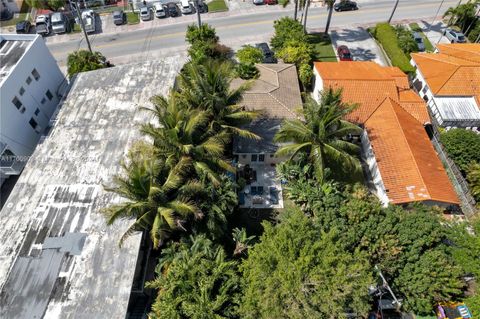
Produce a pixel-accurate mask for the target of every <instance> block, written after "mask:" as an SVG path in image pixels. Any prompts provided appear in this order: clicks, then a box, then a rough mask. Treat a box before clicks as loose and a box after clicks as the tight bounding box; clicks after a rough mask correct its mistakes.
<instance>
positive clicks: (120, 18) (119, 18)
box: [112, 10, 126, 25]
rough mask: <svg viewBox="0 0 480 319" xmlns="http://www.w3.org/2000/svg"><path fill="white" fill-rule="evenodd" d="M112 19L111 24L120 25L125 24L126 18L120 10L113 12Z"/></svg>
mask: <svg viewBox="0 0 480 319" xmlns="http://www.w3.org/2000/svg"><path fill="white" fill-rule="evenodd" d="M112 17H113V23H115V25H122V24H124V23H125V20H126V19H125V18H126V16H125V12H123V11H122V10H115V11H113V13H112Z"/></svg>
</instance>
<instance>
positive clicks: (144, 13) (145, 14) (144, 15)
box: [140, 7, 152, 21]
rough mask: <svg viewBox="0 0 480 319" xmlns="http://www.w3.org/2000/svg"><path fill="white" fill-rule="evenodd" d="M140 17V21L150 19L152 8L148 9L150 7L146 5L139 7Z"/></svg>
mask: <svg viewBox="0 0 480 319" xmlns="http://www.w3.org/2000/svg"><path fill="white" fill-rule="evenodd" d="M140 19H142V21H149V20H150V19H152V10H150V8H148V7H141V8H140Z"/></svg>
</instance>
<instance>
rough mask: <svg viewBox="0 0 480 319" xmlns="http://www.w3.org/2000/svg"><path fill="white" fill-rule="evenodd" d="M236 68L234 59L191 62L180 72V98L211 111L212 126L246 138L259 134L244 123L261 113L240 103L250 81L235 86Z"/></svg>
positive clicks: (254, 137) (186, 102) (184, 101)
mask: <svg viewBox="0 0 480 319" xmlns="http://www.w3.org/2000/svg"><path fill="white" fill-rule="evenodd" d="M233 78H234V69H233V66H232V64H231V63H228V62H218V61H214V60H208V61H206V62H205V63H204V64H193V63H188V64H187V65H186V66H185V68H184V69H183V71H182V72H181V73H180V77H179V81H178V82H179V83H178V90H179V94H178V95H179V97H180V100H181V101H182V103H183V104H184V105H186V106H187V107H188V108H194V109H200V110H204V111H206V112H208V115H209V120H210V121H211V122H210V126H211V129H212V130H214V131H215V132H219V131H221V130H224V131H227V132H228V133H230V134H234V135H239V136H242V137H246V138H253V139H258V136H256V135H255V134H253V133H251V132H250V131H248V130H245V129H242V128H241V127H242V126H243V125H245V124H248V123H250V122H251V121H252V120H254V119H255V118H257V116H258V113H257V112H253V111H247V110H245V109H244V108H243V107H242V106H240V105H238V103H239V102H240V101H241V99H242V94H243V93H244V92H245V90H246V89H247V88H248V86H249V83H248V82H247V84H244V85H241V86H240V87H239V88H237V89H231V82H232V80H233Z"/></svg>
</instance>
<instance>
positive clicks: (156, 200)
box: [103, 143, 203, 248]
mask: <svg viewBox="0 0 480 319" xmlns="http://www.w3.org/2000/svg"><path fill="white" fill-rule="evenodd" d="M122 170H123V172H122V174H120V175H117V176H115V177H114V180H113V186H111V187H105V188H106V190H107V191H110V192H113V193H116V194H118V195H120V196H121V197H123V198H124V199H126V201H124V202H122V203H120V204H115V205H111V206H109V207H107V208H106V209H104V211H103V212H104V214H105V215H106V217H107V224H108V225H111V224H113V223H114V222H116V221H117V220H118V219H123V218H127V219H135V221H134V222H133V224H132V225H130V227H129V228H128V230H127V231H126V232H125V233H124V235H123V236H122V237H121V239H120V246H121V245H122V243H123V242H124V240H125V239H126V238H127V237H128V236H130V235H131V234H133V233H134V232H135V231H148V232H149V233H150V237H151V239H152V242H153V246H154V248H158V247H159V246H160V245H161V244H162V242H163V241H164V239H166V238H167V237H168V236H169V235H170V233H171V232H173V231H174V230H176V229H183V230H185V228H184V226H183V224H184V223H185V222H186V221H187V220H188V219H190V218H192V217H193V218H196V219H198V218H201V217H202V214H201V211H200V209H199V208H198V206H197V204H196V203H195V202H194V200H193V199H194V198H195V196H196V195H197V194H198V193H200V192H201V191H202V188H203V187H202V186H201V185H200V183H198V182H195V181H189V182H187V183H183V182H182V181H183V179H182V177H181V176H180V175H178V174H177V173H176V172H175V171H172V170H171V169H170V166H169V165H168V164H167V162H166V160H165V159H163V158H161V157H158V156H157V154H156V152H155V150H154V148H153V147H152V146H151V145H148V144H146V143H140V144H137V145H135V146H134V147H133V148H132V150H130V152H129V154H128V156H127V161H126V162H123V163H122Z"/></svg>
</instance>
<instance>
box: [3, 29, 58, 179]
mask: <svg viewBox="0 0 480 319" xmlns="http://www.w3.org/2000/svg"><path fill="white" fill-rule="evenodd" d="M1 37H4V39H6V40H7V41H8V40H9V39H15V37H17V38H18V37H19V36H18V35H12V36H7V35H1ZM27 37H30V38H31V37H32V36H31V35H28V36H27ZM33 69H36V70H37V72H38V73H39V74H40V78H39V79H38V80H35V78H34V76H33V75H32V70H33ZM28 77H30V78H31V82H30V84H27V82H26V79H27V78H28ZM64 81H65V76H64V75H63V74H62V72H61V71H60V68H59V67H58V65H57V62H56V61H55V59H54V58H53V56H52V55H51V53H50V51H49V50H48V49H47V47H46V45H45V42H44V40H43V39H42V37H40V36H35V37H34V39H33V40H32V41H31V42H30V44H29V46H28V48H27V49H26V51H25V52H24V54H23V56H22V57H21V58H20V59H19V61H18V62H17V64H16V65H15V66H14V67H13V68H12V69H11V70H10V73H9V74H8V75H7V77H6V78H5V79H4V80H3V82H2V83H1V87H0V98H1V104H0V105H1V108H0V129H1V135H0V142H1V143H3V144H6V145H7V149H9V150H10V151H11V152H13V153H14V155H15V156H17V157H19V158H23V159H24V158H28V157H29V156H30V155H31V154H32V153H33V151H34V149H35V147H36V145H37V143H38V141H39V139H40V137H41V135H42V133H43V132H44V130H45V128H46V127H47V126H48V123H49V120H50V117H51V116H52V114H53V113H54V111H55V109H56V107H57V105H58V102H59V96H58V89H59V87H60V86H61V84H62V83H63V82H64ZM22 87H23V89H24V90H25V92H24V93H23V95H20V92H19V91H20V89H21V88H22ZM47 90H49V91H50V92H51V94H52V95H53V98H52V99H51V100H49V98H48V97H47V96H46V92H47ZM15 97H17V99H18V100H19V101H20V102H21V103H22V107H21V108H20V109H17V107H16V106H15V105H14V104H13V102H12V100H13V99H14V98H15ZM42 100H43V101H44V102H43V104H42ZM37 109H38V111H37ZM35 112H37V113H38V114H35ZM30 119H34V120H35V121H36V122H37V125H38V126H37V129H33V128H32V126H31V125H30V124H29V121H30ZM0 152H1V150H0ZM22 168H23V167H22ZM20 170H21V168H20V169H19V168H18V167H17V170H16V171H15V172H12V171H11V170H3V169H0V173H6V174H12V173H13V174H18V173H20Z"/></svg>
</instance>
